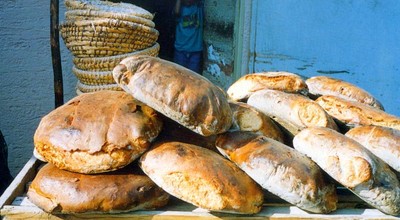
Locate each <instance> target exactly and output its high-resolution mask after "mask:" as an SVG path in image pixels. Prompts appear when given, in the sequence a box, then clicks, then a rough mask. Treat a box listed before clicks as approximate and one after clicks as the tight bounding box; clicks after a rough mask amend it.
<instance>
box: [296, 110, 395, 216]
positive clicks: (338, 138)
mask: <svg viewBox="0 0 400 220" xmlns="http://www.w3.org/2000/svg"><path fill="white" fill-rule="evenodd" d="M371 108H372V107H371ZM293 145H294V147H295V149H296V150H298V151H300V152H302V153H304V154H306V155H307V156H309V157H310V158H311V159H312V160H314V161H315V162H316V163H317V164H318V165H319V166H320V167H321V168H322V169H323V170H324V171H325V172H326V173H328V174H329V175H330V176H331V177H332V178H334V179H335V180H337V181H338V182H339V183H341V184H342V185H343V186H345V187H347V188H348V189H350V190H351V191H352V192H354V193H355V194H356V195H357V196H359V197H360V198H361V199H363V200H364V201H365V202H367V203H368V204H370V205H371V206H373V207H375V208H377V209H379V210H380V211H382V212H384V213H387V214H390V215H398V214H400V183H399V180H398V179H397V177H396V175H395V174H394V173H393V172H392V171H391V170H390V168H389V167H388V166H387V164H385V163H384V162H383V161H381V160H380V159H379V158H378V157H376V156H375V155H373V154H372V153H371V152H370V151H369V150H367V149H365V148H364V147H363V146H362V145H361V144H360V143H358V142H356V141H355V140H353V139H351V138H349V137H346V136H345V135H343V134H340V133H339V132H337V131H334V130H332V129H328V128H322V127H313V128H307V129H304V130H302V131H301V132H300V133H299V134H297V135H296V136H295V137H294V140H293Z"/></svg>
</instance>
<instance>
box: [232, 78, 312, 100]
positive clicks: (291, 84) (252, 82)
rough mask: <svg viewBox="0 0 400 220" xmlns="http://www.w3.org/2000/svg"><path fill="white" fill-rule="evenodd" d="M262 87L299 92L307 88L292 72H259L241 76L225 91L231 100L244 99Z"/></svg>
mask: <svg viewBox="0 0 400 220" xmlns="http://www.w3.org/2000/svg"><path fill="white" fill-rule="evenodd" d="M263 89H273V90H279V91H284V92H290V93H299V92H303V91H305V90H307V85H306V83H305V81H304V80H303V79H302V78H301V77H300V76H299V75H296V74H294V73H289V72H260V73H251V74H247V75H244V76H242V77H241V78H239V79H238V80H237V81H236V82H234V83H233V84H232V85H231V86H230V87H229V88H228V90H227V93H228V97H229V99H231V100H233V101H246V100H247V99H248V98H249V97H250V96H251V95H252V94H253V93H254V92H257V91H259V90H263Z"/></svg>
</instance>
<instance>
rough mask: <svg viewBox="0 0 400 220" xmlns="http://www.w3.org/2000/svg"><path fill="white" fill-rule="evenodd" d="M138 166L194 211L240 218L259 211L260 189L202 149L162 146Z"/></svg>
mask: <svg viewBox="0 0 400 220" xmlns="http://www.w3.org/2000/svg"><path fill="white" fill-rule="evenodd" d="M140 166H141V168H142V170H143V171H144V172H145V173H146V174H147V175H148V176H149V177H150V178H151V179H152V180H153V181H154V182H155V183H156V184H157V185H158V186H160V187H161V188H163V189H164V190H165V191H167V192H168V193H169V194H171V195H173V196H175V197H177V198H179V199H182V200H184V201H186V202H189V203H192V204H194V205H196V206H198V207H201V208H204V209H208V210H212V211H219V212H232V213H241V214H254V213H257V212H259V211H260V210H261V208H262V204H263V192H262V189H261V187H260V186H258V185H257V184H256V183H255V182H254V181H253V180H252V179H251V178H250V177H249V176H247V175H246V174H245V173H244V172H243V171H242V170H240V169H239V168H238V167H237V166H236V165H235V164H234V163H232V162H231V161H229V160H227V159H225V158H223V157H222V156H221V155H219V154H218V153H216V152H213V151H210V150H208V149H206V148H202V147H198V146H195V145H190V144H185V143H181V142H166V143H162V144H160V145H159V146H157V147H156V148H154V149H152V150H150V151H148V152H147V153H145V154H144V155H143V156H142V157H141V159H140Z"/></svg>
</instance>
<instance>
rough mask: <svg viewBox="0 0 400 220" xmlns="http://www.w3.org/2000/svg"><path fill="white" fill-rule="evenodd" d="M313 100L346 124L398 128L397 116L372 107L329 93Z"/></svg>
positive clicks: (399, 123) (399, 128) (399, 126)
mask: <svg viewBox="0 0 400 220" xmlns="http://www.w3.org/2000/svg"><path fill="white" fill-rule="evenodd" d="M315 101H316V102H317V103H318V104H319V105H320V106H322V108H324V109H325V111H326V112H328V114H330V115H331V116H332V117H334V118H336V119H337V120H339V121H341V122H343V123H344V124H346V125H347V126H350V127H354V126H359V125H376V126H383V127H389V128H394V129H397V130H400V118H399V117H397V116H394V115H391V114H388V113H386V112H384V111H382V110H379V109H376V108H374V107H371V106H368V105H365V104H362V103H359V102H354V101H348V100H345V99H342V98H339V97H336V96H331V95H323V96H321V97H319V98H318V99H316V100H315Z"/></svg>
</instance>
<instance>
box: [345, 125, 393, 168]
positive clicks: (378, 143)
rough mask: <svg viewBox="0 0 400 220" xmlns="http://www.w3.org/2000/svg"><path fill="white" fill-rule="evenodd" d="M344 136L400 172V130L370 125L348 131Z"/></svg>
mask: <svg viewBox="0 0 400 220" xmlns="http://www.w3.org/2000/svg"><path fill="white" fill-rule="evenodd" d="M346 136H347V137H350V138H352V139H354V140H355V141H357V142H359V143H360V144H361V145H362V146H363V147H365V148H367V149H368V150H370V151H371V152H372V153H373V154H375V155H376V156H377V157H379V158H380V159H382V160H383V161H384V162H385V163H387V164H388V165H389V166H391V167H392V168H393V169H394V170H396V171H397V172H400V130H396V129H392V128H387V127H380V126H372V125H369V126H359V127H355V128H352V129H350V130H349V131H348V132H347V133H346Z"/></svg>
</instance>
